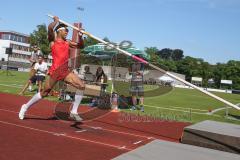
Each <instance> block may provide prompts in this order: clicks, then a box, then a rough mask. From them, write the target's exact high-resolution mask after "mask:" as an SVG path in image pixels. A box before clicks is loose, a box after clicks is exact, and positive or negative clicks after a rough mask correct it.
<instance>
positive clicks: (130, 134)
mask: <svg viewBox="0 0 240 160" xmlns="http://www.w3.org/2000/svg"><path fill="white" fill-rule="evenodd" d="M0 111H5V112H10V113H15V114H18V112H15V111H11V110H7V109H0ZM26 115H28V116H33V117H36V118H41V116H37V115H33V114H26ZM59 122H62V123H71V122H68V121H64V120H60V119H59ZM82 126H85V127H89V128H93V129H99V130H104V131H108V132H113V133H118V134H124V135H129V136H133V137H141V138H146V139H155V138H154V137H148V136H143V135H138V134H132V133H127V132H121V131H115V130H111V129H106V128H102V127H96V126H91V125H87V124H83V125H82Z"/></svg>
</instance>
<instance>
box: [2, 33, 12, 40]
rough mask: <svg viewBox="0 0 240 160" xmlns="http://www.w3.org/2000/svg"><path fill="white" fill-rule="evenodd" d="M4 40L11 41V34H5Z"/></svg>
mask: <svg viewBox="0 0 240 160" xmlns="http://www.w3.org/2000/svg"><path fill="white" fill-rule="evenodd" d="M2 39H4V40H9V39H10V34H3V35H2Z"/></svg>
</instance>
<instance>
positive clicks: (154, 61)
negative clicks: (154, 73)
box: [145, 47, 160, 65]
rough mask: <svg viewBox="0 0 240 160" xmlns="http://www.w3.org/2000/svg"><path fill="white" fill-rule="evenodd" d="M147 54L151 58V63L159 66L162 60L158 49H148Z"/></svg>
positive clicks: (146, 49)
mask: <svg viewBox="0 0 240 160" xmlns="http://www.w3.org/2000/svg"><path fill="white" fill-rule="evenodd" d="M145 52H146V53H147V54H148V55H149V56H150V62H151V63H152V64H155V65H158V63H159V61H160V58H159V56H158V55H157V52H158V49H157V47H146V48H145Z"/></svg>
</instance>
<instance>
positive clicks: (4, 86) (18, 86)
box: [0, 84, 22, 88]
mask: <svg viewBox="0 0 240 160" xmlns="http://www.w3.org/2000/svg"><path fill="white" fill-rule="evenodd" d="M0 86H4V87H12V88H22V87H19V86H14V85H6V84H0Z"/></svg>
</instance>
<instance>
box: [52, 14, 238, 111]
mask: <svg viewBox="0 0 240 160" xmlns="http://www.w3.org/2000/svg"><path fill="white" fill-rule="evenodd" d="M48 16H49V17H51V18H53V17H54V16H52V15H50V14H48ZM59 22H61V23H63V24H65V25H67V26H69V27H71V28H72V29H75V30H77V31H79V32H81V33H83V34H85V35H87V36H89V37H91V38H93V39H95V40H97V41H99V42H102V43H103V44H105V45H107V46H110V47H112V48H114V49H116V50H118V51H119V52H121V53H123V54H125V55H127V56H130V57H132V58H133V59H135V60H137V61H140V62H142V63H144V64H146V65H149V66H150V67H152V68H154V69H156V70H158V71H160V72H162V73H164V74H166V75H168V76H169V77H172V78H174V79H176V80H178V81H180V82H182V83H184V84H186V85H188V86H190V87H192V88H194V89H196V90H198V91H200V92H202V93H204V94H206V95H208V96H210V97H212V98H214V99H216V100H218V101H220V102H222V103H224V104H226V105H228V106H231V107H233V108H235V109H237V110H240V107H238V106H237V105H235V104H233V103H231V102H228V101H226V100H225V99H222V98H220V97H218V96H216V95H214V94H212V93H210V92H208V91H206V90H204V89H202V88H200V87H197V86H195V85H193V84H192V83H189V82H187V81H185V80H183V79H181V78H179V77H177V76H175V75H173V74H171V73H169V72H167V71H165V70H163V69H161V68H159V67H157V66H155V65H153V64H151V63H149V62H147V61H146V60H144V59H142V58H139V57H137V56H135V55H132V54H131V53H129V52H127V51H124V50H122V49H120V48H118V47H117V46H114V45H112V44H110V43H109V42H106V41H104V40H102V39H101V38H98V37H96V36H94V35H92V34H90V33H88V32H86V31H84V30H80V29H79V28H77V27H75V26H73V25H71V24H69V23H67V22H65V21H63V20H61V19H59Z"/></svg>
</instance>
